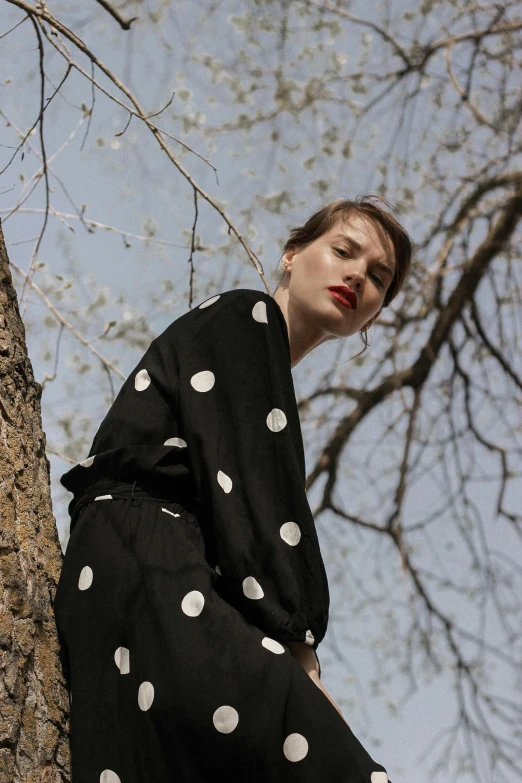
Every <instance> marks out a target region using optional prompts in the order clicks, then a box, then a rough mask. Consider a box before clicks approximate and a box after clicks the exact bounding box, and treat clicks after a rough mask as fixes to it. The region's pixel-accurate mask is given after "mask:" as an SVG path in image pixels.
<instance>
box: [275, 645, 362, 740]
mask: <svg viewBox="0 0 522 783" xmlns="http://www.w3.org/2000/svg"><path fill="white" fill-rule="evenodd" d="M288 649H289V650H290V654H291V655H292V656H293V657H294V658H295V659H296V661H298V662H299V663H300V664H301V666H302V667H303V669H304V670H305V672H306V673H307V674H308V676H309V677H310V678H311V679H312V680H313V681H314V682H315V684H316V685H317V687H318V688H319V690H321V691H322V692H323V693H324V695H325V696H326V698H327V699H328V701H330V702H331V703H332V704H333V706H334V707H335V709H336V710H337V712H338V713H339V715H340V716H341V718H342V719H343V720H344V722H345V723H346V725H347V726H349V725H350V724H349V723H348V721H346V720H345V718H344V715H343V714H342V712H341V710H340V709H339V707H338V706H337V704H336V703H335V702H334V700H333V699H332V697H331V696H330V694H329V693H328V691H327V690H326V688H325V687H324V685H323V683H322V682H321V680H320V679H319V662H318V660H317V656H316V654H315V652H314V650H313V648H312V647H310V645H308V644H304V642H289V643H288Z"/></svg>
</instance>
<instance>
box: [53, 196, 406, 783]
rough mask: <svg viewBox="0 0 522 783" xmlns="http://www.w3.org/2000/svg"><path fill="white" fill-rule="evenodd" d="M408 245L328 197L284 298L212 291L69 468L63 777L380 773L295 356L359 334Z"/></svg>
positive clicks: (82, 782) (376, 215)
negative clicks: (344, 659)
mask: <svg viewBox="0 0 522 783" xmlns="http://www.w3.org/2000/svg"><path fill="white" fill-rule="evenodd" d="M411 253H412V247H411V242H410V239H409V237H408V235H407V234H406V232H405V231H404V229H403V228H402V227H401V226H400V224H399V223H398V222H397V221H396V220H395V218H394V217H393V216H392V215H391V214H390V213H389V212H388V211H386V210H384V209H383V208H382V207H381V206H380V204H379V203H378V201H377V200H375V199H370V198H364V199H359V200H357V201H346V200H343V201H339V202H335V203H333V204H330V205H328V206H326V207H325V208H323V209H321V210H319V212H317V213H315V215H313V216H312V217H311V218H310V219H309V220H308V221H307V222H306V223H305V224H304V226H301V227H299V228H297V229H294V230H293V231H292V233H291V235H290V238H289V240H288V242H287V243H286V246H285V248H284V253H283V256H282V265H283V269H284V277H283V279H282V281H281V284H280V286H279V287H278V288H277V290H276V292H275V295H274V297H271V296H269V295H267V294H266V293H264V292H261V291H257V290H251V289H238V290H233V291H227V292H224V293H221V294H217V295H216V296H212V297H211V298H210V299H207V300H206V301H204V302H202V303H201V304H200V305H199V306H197V307H195V308H194V309H192V310H190V311H189V312H187V313H185V314H184V315H182V316H181V317H180V318H178V319H176V320H175V321H174V322H173V323H172V324H171V325H170V326H169V327H168V328H167V329H166V330H165V331H164V332H163V334H161V335H160V336H159V337H157V338H156V339H155V340H154V341H153V342H152V344H151V346H150V347H149V349H148V350H147V352H146V353H145V355H144V356H143V358H142V360H141V361H140V362H139V364H138V365H137V367H136V368H135V370H134V371H133V372H132V373H131V375H130V377H129V378H128V380H127V381H126V382H125V383H124V384H123V386H122V388H121V390H120V392H119V394H118V396H117V398H116V400H115V401H114V403H113V405H112V406H111V408H110V410H109V412H108V413H107V415H106V417H105V419H104V420H103V422H102V424H101V426H100V427H99V429H98V431H97V433H96V436H95V438H94V441H93V445H92V448H91V450H90V453H89V456H88V457H87V458H86V459H85V460H83V461H82V462H80V463H79V464H78V465H76V466H75V467H74V468H72V469H71V470H70V471H68V472H67V473H65V474H64V475H63V476H62V478H61V481H62V484H63V485H64V486H65V487H66V488H67V489H68V490H70V491H71V492H72V493H73V495H74V497H73V499H72V500H71V503H70V506H69V511H70V515H71V534H70V539H69V543H68V547H67V551H66V554H65V558H64V564H63V569H62V573H61V577H60V581H59V585H58V590H57V594H56V600H55V612H56V620H57V625H58V630H59V634H60V641H61V645H62V660H63V663H64V670H65V671H66V674H67V676H68V678H69V683H70V688H71V749H72V770H73V783H97V781H100V783H149V782H150V783H174V781H175V782H176V783H178V782H179V783H185V782H187V783H203V782H206V781H215V780H216V779H220V778H221V777H223V778H226V779H227V780H231V781H248V783H252V782H254V783H257V781H259V783H261V781H262V782H263V783H266V781H276V782H278V783H279V782H280V783H283V782H284V783H288V782H289V781H290V782H291V781H296V782H299V783H311V781H314V783H315V782H316V781H319V780H320V781H325V782H326V781H327V782H328V783H386V781H387V780H388V778H387V775H386V770H385V769H384V767H383V766H382V765H380V764H378V763H377V762H375V761H374V760H373V759H372V758H371V756H370V755H369V753H368V752H367V751H366V750H365V749H364V747H363V746H362V745H361V743H360V742H359V741H358V740H357V738H356V737H355V735H354V734H353V733H352V731H351V729H350V727H349V725H348V724H347V723H346V721H345V720H344V718H343V717H342V715H341V714H340V710H339V709H338V707H337V706H336V705H335V704H334V702H333V700H332V699H331V697H330V696H329V694H328V693H327V692H326V690H325V688H324V686H323V685H322V683H321V680H320V669H319V664H318V660H317V656H316V654H315V651H316V650H317V647H318V645H319V643H320V642H321V641H322V639H323V637H324V635H325V632H326V627H327V621H328V606H329V594H328V584H327V578H326V573H325V569H324V565H323V560H322V557H321V553H320V549H319V543H318V539H317V534H316V530H315V526H314V520H313V517H312V514H311V511H310V507H309V505H308V500H307V497H306V492H305V458H304V450H303V441H302V435H301V429H300V422H299V415H298V410H297V406H296V399H295V392H294V386H293V379H292V373H291V368H292V367H294V366H295V365H296V364H297V363H298V362H299V361H300V360H301V359H302V358H303V356H305V355H306V354H307V353H309V352H310V351H311V350H313V349H314V348H315V347H317V346H318V345H320V344H321V343H322V342H324V341H326V340H331V339H335V338H336V337H337V338H339V337H348V336H349V335H353V334H355V333H357V332H360V333H361V334H363V335H364V334H365V330H367V329H368V327H369V325H370V324H371V323H373V321H374V320H375V319H376V318H377V316H378V315H379V313H380V311H381V308H382V307H384V306H386V305H388V304H389V302H390V301H391V300H392V299H393V297H394V296H396V294H397V293H398V292H399V290H400V288H401V286H402V284H403V281H404V279H405V276H406V273H407V271H408V267H409V264H410V259H411Z"/></svg>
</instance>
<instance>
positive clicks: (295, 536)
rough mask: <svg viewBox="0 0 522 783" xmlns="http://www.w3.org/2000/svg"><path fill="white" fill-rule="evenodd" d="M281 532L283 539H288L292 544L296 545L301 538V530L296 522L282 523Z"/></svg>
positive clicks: (288, 542)
mask: <svg viewBox="0 0 522 783" xmlns="http://www.w3.org/2000/svg"><path fill="white" fill-rule="evenodd" d="M279 533H280V534H281V538H282V539H283V541H286V543H287V544H290V546H296V544H298V543H299V541H300V540H301V531H300V529H299V525H296V523H295V522H285V523H284V525H281V529H280V531H279Z"/></svg>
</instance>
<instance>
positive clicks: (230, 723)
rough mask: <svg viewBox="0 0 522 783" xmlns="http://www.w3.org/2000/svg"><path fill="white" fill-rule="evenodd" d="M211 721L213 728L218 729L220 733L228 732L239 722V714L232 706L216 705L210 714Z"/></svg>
mask: <svg viewBox="0 0 522 783" xmlns="http://www.w3.org/2000/svg"><path fill="white" fill-rule="evenodd" d="M212 722H213V723H214V726H215V728H216V729H217V730H218V731H220V732H221V734H230V732H231V731H234V729H235V728H236V726H237V724H238V723H239V715H238V713H237V710H235V709H234V708H233V707H228V706H227V705H225V706H223V707H218V709H217V710H216V711H215V713H214V715H213V716H212Z"/></svg>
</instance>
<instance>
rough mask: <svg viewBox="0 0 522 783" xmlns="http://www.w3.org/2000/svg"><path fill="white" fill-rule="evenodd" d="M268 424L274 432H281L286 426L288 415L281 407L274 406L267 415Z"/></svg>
mask: <svg viewBox="0 0 522 783" xmlns="http://www.w3.org/2000/svg"><path fill="white" fill-rule="evenodd" d="M266 426H267V427H268V429H269V430H272V432H281V430H284V428H285V427H286V416H285V414H284V413H283V411H282V410H281V409H280V408H272V410H271V411H270V413H269V414H268V416H267V417H266Z"/></svg>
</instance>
